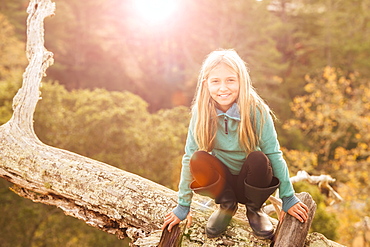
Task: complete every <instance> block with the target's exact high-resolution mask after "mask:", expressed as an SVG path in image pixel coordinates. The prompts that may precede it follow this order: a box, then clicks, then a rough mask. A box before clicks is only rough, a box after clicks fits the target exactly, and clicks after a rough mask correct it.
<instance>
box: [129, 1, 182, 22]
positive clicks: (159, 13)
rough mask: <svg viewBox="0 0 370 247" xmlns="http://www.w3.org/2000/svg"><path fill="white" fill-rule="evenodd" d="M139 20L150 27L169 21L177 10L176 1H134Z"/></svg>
mask: <svg viewBox="0 0 370 247" xmlns="http://www.w3.org/2000/svg"><path fill="white" fill-rule="evenodd" d="M134 6H135V9H136V11H137V14H138V16H139V18H142V19H143V20H144V21H145V22H147V23H148V24H150V25H158V24H161V23H164V22H167V21H170V19H171V17H173V16H174V14H175V12H176V10H177V9H178V0H134Z"/></svg>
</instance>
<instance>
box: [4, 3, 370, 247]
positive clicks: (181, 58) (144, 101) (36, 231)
mask: <svg viewBox="0 0 370 247" xmlns="http://www.w3.org/2000/svg"><path fill="white" fill-rule="evenodd" d="M55 2H56V13H55V14H56V15H55V16H53V17H50V18H47V19H46V20H45V46H46V48H47V49H48V50H50V51H51V52H53V53H54V59H55V63H54V65H53V66H52V67H50V68H49V69H48V70H47V77H45V78H44V81H43V86H42V88H41V92H42V94H41V97H42V100H40V101H39V103H38V106H37V109H36V113H35V117H34V118H35V131H36V133H37V135H38V136H39V138H40V139H41V140H42V141H43V142H45V143H47V144H49V145H52V146H56V147H59V148H63V149H67V150H70V151H73V152H76V153H79V154H82V155H84V156H88V157H91V158H94V159H97V160H100V161H103V162H105V163H108V164H110V165H114V166H117V167H119V168H121V169H124V170H127V171H130V172H133V173H136V174H139V175H140V176H143V177H146V178H149V179H151V180H153V181H155V182H157V183H160V184H162V185H165V186H167V187H169V188H171V189H174V190H177V184H178V181H179V173H180V169H181V157H182V155H183V149H184V145H185V138H186V134H187V126H188V121H189V117H190V115H189V113H190V111H189V107H190V105H191V102H192V98H193V95H194V91H195V87H196V82H197V76H198V72H199V69H200V66H201V63H202V61H203V59H204V58H205V56H206V55H207V54H209V53H210V52H211V51H213V50H215V49H218V48H233V49H235V50H236V51H237V52H238V53H239V55H240V56H241V57H242V58H243V59H244V60H245V61H246V62H247V64H248V67H249V69H250V73H251V77H252V80H253V83H254V86H255V88H256V89H257V91H258V92H259V93H260V95H261V96H262V97H263V98H264V99H265V100H266V101H267V103H268V104H269V105H270V106H271V108H272V109H273V110H274V112H275V114H276V115H277V117H278V119H279V120H278V121H277V122H276V128H277V131H278V134H279V140H280V142H281V146H282V149H283V151H284V155H285V158H286V160H287V162H288V165H289V169H290V172H291V176H293V175H295V174H296V173H297V171H299V170H305V171H307V172H308V173H309V174H311V175H320V174H328V175H331V176H332V177H333V178H335V179H336V182H335V183H333V184H332V186H333V187H334V189H335V190H336V191H337V192H338V193H339V195H340V196H341V197H342V198H343V201H336V200H334V199H333V197H332V195H331V193H329V192H328V191H326V190H323V189H320V188H319V187H318V186H317V185H309V184H308V183H303V182H302V183H299V184H295V185H294V186H295V189H296V191H297V192H299V191H309V192H310V193H311V194H312V196H313V197H314V199H315V201H316V202H317V203H318V210H317V212H316V216H315V220H314V222H313V225H312V229H311V230H312V231H317V232H320V233H322V234H324V235H325V236H326V237H327V238H329V239H331V240H334V241H337V242H339V243H341V244H344V245H347V246H356V247H357V246H358V247H362V246H364V247H366V246H370V219H369V216H370V201H369V198H368V195H369V194H370V185H369V173H370V150H369V146H368V145H369V143H370V79H369V78H370V69H369V68H370V58H369V57H370V2H369V1H368V0H261V1H257V0H232V1H225V0H86V1H75V0H56V1H55ZM28 3H29V2H28V1H26V0H2V1H1V2H0V26H1V27H0V124H3V123H5V122H6V121H8V120H9V119H10V116H11V114H12V110H11V104H12V98H13V96H14V95H15V93H16V92H17V90H18V88H19V87H20V86H21V83H22V74H23V72H24V69H25V67H26V65H27V61H26V57H25V41H26V18H27V13H26V9H27V6H28ZM9 186H11V185H10V184H9V183H7V182H6V181H5V180H0V215H1V217H0V243H1V246H11V247H14V246H32V247H36V246H122V245H123V244H124V245H127V243H126V242H127V241H126V242H124V241H122V240H118V239H116V237H115V236H110V235H108V234H106V233H103V232H100V231H99V230H95V229H93V228H91V227H89V226H87V225H85V224H84V223H83V222H80V221H78V220H75V219H73V218H71V217H67V216H64V215H63V213H61V212H60V210H58V209H55V208H53V207H48V206H45V205H39V204H35V203H32V202H31V201H29V200H26V199H23V198H20V197H18V196H17V195H15V194H14V193H12V192H11V191H10V190H9Z"/></svg>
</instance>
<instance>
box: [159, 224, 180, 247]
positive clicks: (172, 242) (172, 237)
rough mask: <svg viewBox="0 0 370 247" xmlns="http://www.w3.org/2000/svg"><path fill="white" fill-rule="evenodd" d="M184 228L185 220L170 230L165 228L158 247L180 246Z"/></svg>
mask: <svg viewBox="0 0 370 247" xmlns="http://www.w3.org/2000/svg"><path fill="white" fill-rule="evenodd" d="M185 228H186V222H184V223H180V224H178V225H175V226H174V227H172V231H171V232H169V231H168V230H167V228H166V229H165V230H164V231H163V232H162V236H161V239H160V241H159V244H158V247H180V246H181V240H182V237H183V234H184V230H185Z"/></svg>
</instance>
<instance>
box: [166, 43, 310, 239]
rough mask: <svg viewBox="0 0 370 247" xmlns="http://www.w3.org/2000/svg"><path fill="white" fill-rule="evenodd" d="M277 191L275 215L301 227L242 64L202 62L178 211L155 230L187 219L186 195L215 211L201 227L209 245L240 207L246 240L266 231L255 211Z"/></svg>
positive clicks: (269, 228) (224, 55)
mask: <svg viewBox="0 0 370 247" xmlns="http://www.w3.org/2000/svg"><path fill="white" fill-rule="evenodd" d="M277 188H279V195H280V198H281V199H282V201H283V211H284V212H287V213H289V214H291V215H292V216H294V217H295V218H297V219H298V220H299V221H301V222H305V221H306V220H307V218H308V208H307V206H306V205H305V204H304V203H302V202H300V200H299V199H298V198H297V197H296V196H295V195H294V190H293V186H292V184H291V182H290V180H289V172H288V168H287V165H286V162H285V160H284V159H283V156H282V152H281V151H280V146H279V142H278V140H277V134H276V131H275V127H274V123H273V114H272V112H271V110H270V109H269V107H268V106H267V105H266V103H265V102H264V101H263V100H262V99H261V98H260V96H259V95H258V94H257V93H256V91H255V90H254V88H253V87H252V85H251V79H250V76H249V74H248V69H247V67H246V65H245V62H244V61H243V60H242V59H241V58H240V57H239V55H238V54H237V53H236V52H235V51H234V50H217V51H214V52H212V53H210V54H209V55H208V56H207V58H206V59H205V61H204V62H203V65H202V68H201V71H200V74H199V78H198V86H197V92H196V94H195V98H194V102H193V106H192V118H191V121H190V125H189V131H188V137H187V141H186V146H185V154H184V156H183V160H182V170H181V178H180V184H179V200H178V206H177V207H176V208H175V209H174V210H173V211H172V212H170V213H169V214H167V216H166V217H165V219H164V224H163V227H162V229H165V228H166V227H168V230H169V231H171V229H172V227H173V226H174V225H176V224H178V223H179V222H180V221H182V220H184V219H185V218H187V217H188V218H189V217H191V215H190V214H189V212H190V204H191V200H192V195H193V192H195V193H198V194H200V195H206V196H209V197H211V198H213V199H214V200H215V202H216V204H219V209H218V210H217V211H215V212H214V213H213V214H212V215H211V217H210V218H209V220H208V223H207V226H206V234H207V236H208V237H210V238H214V237H218V236H219V235H220V234H222V233H223V232H224V231H225V230H226V228H227V226H228V224H229V222H230V220H231V218H232V217H233V215H234V214H235V212H236V210H237V207H238V203H240V204H244V205H245V206H246V209H247V210H246V211H247V218H248V221H249V224H250V226H251V228H252V229H253V231H254V234H255V235H256V236H257V237H259V238H263V239H269V238H271V237H272V236H273V235H274V228H273V225H272V224H271V222H270V220H269V218H268V216H267V215H266V214H265V213H264V212H263V211H262V209H261V206H262V205H263V203H264V202H265V201H266V200H267V199H268V197H269V196H270V195H271V194H272V193H273V192H274V191H275V190H276V189H277Z"/></svg>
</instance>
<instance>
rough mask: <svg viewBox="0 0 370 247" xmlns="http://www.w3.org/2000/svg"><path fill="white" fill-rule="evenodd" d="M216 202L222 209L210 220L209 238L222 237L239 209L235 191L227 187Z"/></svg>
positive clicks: (207, 230) (208, 225) (207, 227)
mask: <svg viewBox="0 0 370 247" xmlns="http://www.w3.org/2000/svg"><path fill="white" fill-rule="evenodd" d="M215 202H216V203H217V204H220V207H219V209H218V210H216V211H215V212H213V214H212V215H211V217H209V219H208V223H207V226H206V234H207V237H209V238H216V237H218V236H220V235H221V234H222V233H223V232H224V231H225V230H226V228H227V226H228V225H229V223H230V221H231V218H232V217H233V216H234V214H235V212H236V210H237V209H238V202H237V201H236V197H235V194H234V191H233V190H232V189H231V188H230V187H229V186H226V188H225V189H224V191H223V192H222V193H221V194H220V195H219V196H218V197H217V198H216V199H215Z"/></svg>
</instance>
